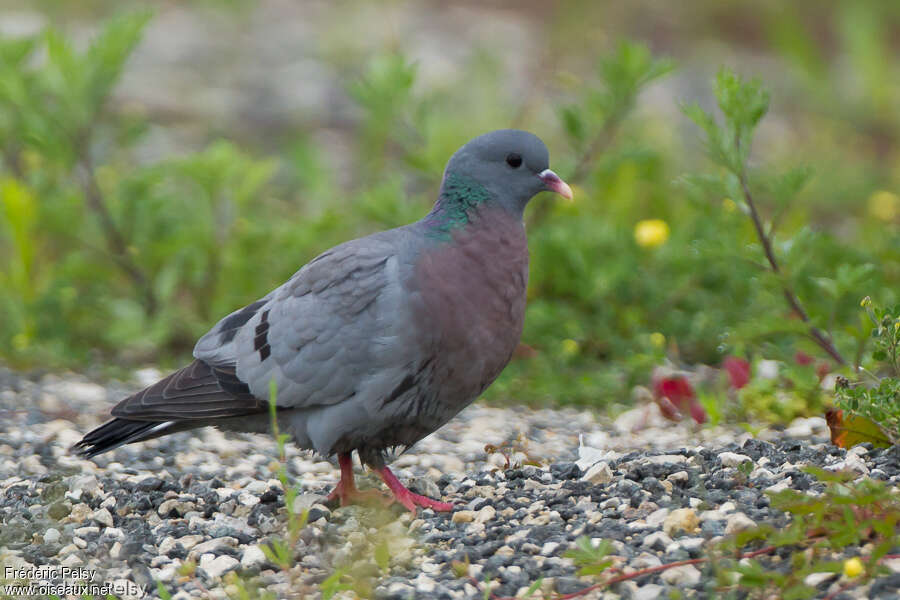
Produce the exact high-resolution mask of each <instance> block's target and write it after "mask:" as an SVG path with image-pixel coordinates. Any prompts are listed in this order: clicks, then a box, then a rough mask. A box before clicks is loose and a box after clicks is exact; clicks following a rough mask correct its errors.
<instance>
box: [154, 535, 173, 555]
mask: <svg viewBox="0 0 900 600" xmlns="http://www.w3.org/2000/svg"><path fill="white" fill-rule="evenodd" d="M174 549H175V538H173V537H172V536H167V537H166V538H164V539H163V541H161V542H160V543H159V546H158V547H157V552H159V553H160V554H168V553H169V552H171V551H172V550H174Z"/></svg>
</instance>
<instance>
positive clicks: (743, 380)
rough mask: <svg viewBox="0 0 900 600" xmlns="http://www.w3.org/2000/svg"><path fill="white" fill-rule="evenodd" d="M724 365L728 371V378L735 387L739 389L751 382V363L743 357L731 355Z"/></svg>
mask: <svg viewBox="0 0 900 600" xmlns="http://www.w3.org/2000/svg"><path fill="white" fill-rule="evenodd" d="M722 367H723V368H724V369H725V370H726V371H727V372H728V379H729V380H730V381H731V387H733V388H734V389H736V390H739V389H741V388H742V387H744V386H745V385H747V383H749V382H750V363H749V362H747V361H746V360H744V359H743V358H738V357H737V356H729V357H727V358H726V359H725V361H724V362H723V363H722Z"/></svg>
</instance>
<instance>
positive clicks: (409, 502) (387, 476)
mask: <svg viewBox="0 0 900 600" xmlns="http://www.w3.org/2000/svg"><path fill="white" fill-rule="evenodd" d="M376 471H378V474H379V475H381V479H382V481H384V483H385V484H386V485H387V486H388V488H389V489H390V490H391V493H392V494H393V495H394V499H395V500H396V501H397V502H399V503H400V504H402V505H403V506H405V507H406V508H407V509H409V510H410V511H412V512H413V514H415V512H416V506H421V507H423V508H431V509H433V510H435V511H437V512H449V511H451V510H453V504H452V503H450V502H439V501H437V500H432V499H431V498H428V497H426V496H421V495H419V494H414V493H412V492H411V491H409V490H408V489H406V486H404V485H403V484H402V483H400V480H399V479H397V476H396V475H394V474H393V473H392V472H391V470H390V469H388V468H387V467H381V468H380V469H376Z"/></svg>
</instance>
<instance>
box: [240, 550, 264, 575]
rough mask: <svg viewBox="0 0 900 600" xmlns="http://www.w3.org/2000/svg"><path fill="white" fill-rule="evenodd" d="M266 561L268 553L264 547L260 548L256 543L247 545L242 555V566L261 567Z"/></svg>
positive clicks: (249, 567)
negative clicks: (266, 553) (263, 549)
mask: <svg viewBox="0 0 900 600" xmlns="http://www.w3.org/2000/svg"><path fill="white" fill-rule="evenodd" d="M265 562H266V555H265V553H264V552H263V551H262V548H260V547H259V546H258V545H256V544H253V545H251V546H247V549H246V550H244V554H243V556H241V567H243V568H244V569H252V568H254V567H259V566H262V565H263V564H264V563H265Z"/></svg>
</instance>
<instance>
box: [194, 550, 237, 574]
mask: <svg viewBox="0 0 900 600" xmlns="http://www.w3.org/2000/svg"><path fill="white" fill-rule="evenodd" d="M240 564H241V563H240V562H238V560H237V559H236V558H234V557H233V556H225V555H223V556H214V555H212V554H204V555H203V556H201V557H200V568H201V569H203V570H204V571H205V572H206V574H207V575H209V577H210V578H211V579H219V578H220V577H222V575H224V574H225V573H227V572H228V571H231V570H232V569H234V568H236V567H237V566H238V565H240Z"/></svg>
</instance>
